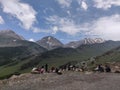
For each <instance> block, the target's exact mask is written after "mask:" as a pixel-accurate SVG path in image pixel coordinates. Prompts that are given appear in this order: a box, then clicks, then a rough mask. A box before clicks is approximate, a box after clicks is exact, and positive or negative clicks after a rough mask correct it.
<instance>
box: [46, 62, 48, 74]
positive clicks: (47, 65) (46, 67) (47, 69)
mask: <svg viewBox="0 0 120 90" xmlns="http://www.w3.org/2000/svg"><path fill="white" fill-rule="evenodd" d="M45 71H46V72H48V64H45Z"/></svg>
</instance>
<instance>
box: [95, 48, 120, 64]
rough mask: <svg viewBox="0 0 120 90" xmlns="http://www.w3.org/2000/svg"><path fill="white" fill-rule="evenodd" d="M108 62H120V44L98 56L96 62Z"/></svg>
mask: <svg viewBox="0 0 120 90" xmlns="http://www.w3.org/2000/svg"><path fill="white" fill-rule="evenodd" d="M106 62H120V46H119V47H117V48H115V49H112V50H110V51H108V52H106V53H104V54H102V55H100V56H98V57H96V63H106Z"/></svg>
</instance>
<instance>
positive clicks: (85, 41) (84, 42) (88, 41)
mask: <svg viewBox="0 0 120 90" xmlns="http://www.w3.org/2000/svg"><path fill="white" fill-rule="evenodd" d="M104 42H105V40H103V39H101V38H95V39H92V38H85V39H83V40H79V41H72V42H69V43H68V44H66V45H65V47H70V48H77V47H79V46H81V45H89V44H97V43H104Z"/></svg>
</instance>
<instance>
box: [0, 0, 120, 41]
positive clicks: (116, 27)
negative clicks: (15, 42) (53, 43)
mask: <svg viewBox="0 0 120 90" xmlns="http://www.w3.org/2000/svg"><path fill="white" fill-rule="evenodd" d="M6 29H10V30H14V31H15V32H16V33H17V34H19V35H22V36H23V37H25V38H26V39H27V40H31V41H34V40H35V41H36V40H39V39H41V38H42V37H44V36H49V35H50V36H54V37H56V38H57V39H59V40H61V41H62V42H64V43H67V42H69V41H72V40H80V39H83V38H86V37H87V38H88V37H90V38H96V37H99V38H103V39H111V40H120V0H0V30H6Z"/></svg>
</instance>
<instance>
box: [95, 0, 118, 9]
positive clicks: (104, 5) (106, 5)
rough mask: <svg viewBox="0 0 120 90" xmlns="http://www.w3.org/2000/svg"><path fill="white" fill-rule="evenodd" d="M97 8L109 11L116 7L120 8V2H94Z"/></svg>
mask: <svg viewBox="0 0 120 90" xmlns="http://www.w3.org/2000/svg"><path fill="white" fill-rule="evenodd" d="M93 1H94V2H95V7H96V8H102V9H104V10H107V9H109V8H111V7H112V5H114V6H120V0H93Z"/></svg>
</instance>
